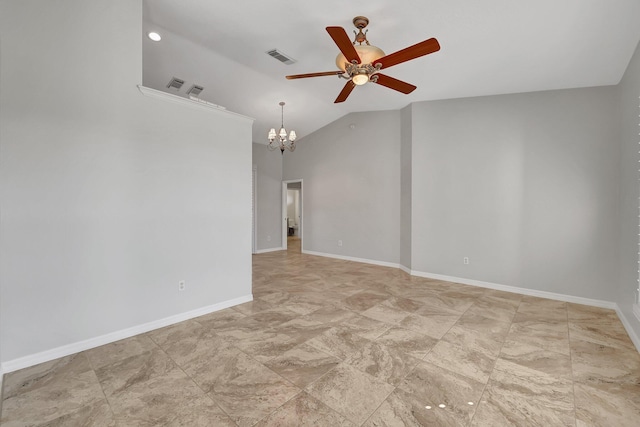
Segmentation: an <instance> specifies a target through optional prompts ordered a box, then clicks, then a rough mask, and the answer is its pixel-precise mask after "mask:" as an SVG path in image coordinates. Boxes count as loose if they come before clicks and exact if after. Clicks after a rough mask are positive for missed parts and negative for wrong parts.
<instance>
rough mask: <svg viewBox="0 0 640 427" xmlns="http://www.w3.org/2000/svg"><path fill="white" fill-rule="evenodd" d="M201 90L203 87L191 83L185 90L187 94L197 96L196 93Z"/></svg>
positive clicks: (198, 93)
mask: <svg viewBox="0 0 640 427" xmlns="http://www.w3.org/2000/svg"><path fill="white" fill-rule="evenodd" d="M203 90H204V88H203V87H202V86H198V85H193V86H191V88H190V89H189V90H188V91H187V95H189V96H198V95H200V92H202V91H203Z"/></svg>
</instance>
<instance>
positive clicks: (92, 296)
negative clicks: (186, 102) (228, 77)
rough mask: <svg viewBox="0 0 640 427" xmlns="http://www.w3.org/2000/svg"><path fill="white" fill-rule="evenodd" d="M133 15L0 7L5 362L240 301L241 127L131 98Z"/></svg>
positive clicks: (245, 211)
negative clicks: (181, 288) (180, 288)
mask: <svg viewBox="0 0 640 427" xmlns="http://www.w3.org/2000/svg"><path fill="white" fill-rule="evenodd" d="M141 7H142V6H141V2H139V1H130V0H117V1H116V0H108V1H107V0H103V1H90V2H87V1H84V0H75V1H74V0H65V1H56V2H43V1H11V2H6V1H5V2H1V3H0V43H1V46H0V54H1V55H2V56H1V58H0V67H1V68H0V111H1V115H0V141H1V152H2V156H1V162H2V163H1V165H0V166H1V167H0V203H1V205H2V219H1V222H0V233H1V235H2V240H1V242H0V260H1V261H0V293H1V295H2V300H1V307H0V313H1V314H0V319H1V329H0V343H1V345H2V361H3V362H6V361H12V360H14V359H17V358H21V357H25V356H30V355H34V354H36V353H38V352H43V351H46V350H51V349H55V348H56V347H59V346H65V345H72V344H74V343H77V342H80V341H82V340H87V339H92V338H95V337H98V336H101V335H104V334H108V333H114V332H116V331H121V330H123V329H126V328H131V327H135V326H138V325H141V324H144V323H148V322H153V321H156V320H158V319H163V318H167V317H169V316H174V315H178V314H181V313H185V312H188V311H191V310H196V309H200V308H203V307H206V306H209V305H213V304H218V303H223V302H226V301H230V300H233V299H236V298H241V297H247V296H249V297H250V295H251V254H250V252H251V249H250V248H251V232H250V230H251V206H250V202H251V201H250V198H249V197H248V195H249V194H250V192H251V121H250V120H249V119H246V118H240V117H237V116H233V115H231V114H229V113H213V112H211V111H205V110H202V109H201V108H190V107H185V106H183V105H178V104H173V103H170V102H166V101H162V100H157V99H153V98H150V97H146V96H144V95H142V94H141V93H140V92H139V90H138V89H137V87H136V85H137V84H140V83H141V76H142V69H141V67H142V57H141V55H142V53H141V52H142V48H141V47H142V46H141V42H142V40H141V38H142V27H141V25H142V9H141ZM229 141H233V144H229ZM179 280H185V281H186V286H187V288H186V290H185V291H183V292H178V281H179Z"/></svg>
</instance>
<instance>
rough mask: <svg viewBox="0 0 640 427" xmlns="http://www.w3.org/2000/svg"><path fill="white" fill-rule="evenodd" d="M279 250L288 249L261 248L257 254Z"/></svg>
mask: <svg viewBox="0 0 640 427" xmlns="http://www.w3.org/2000/svg"><path fill="white" fill-rule="evenodd" d="M278 251H286V248H282V247H280V248H268V249H260V250H257V251H256V254H266V253H268V252H278Z"/></svg>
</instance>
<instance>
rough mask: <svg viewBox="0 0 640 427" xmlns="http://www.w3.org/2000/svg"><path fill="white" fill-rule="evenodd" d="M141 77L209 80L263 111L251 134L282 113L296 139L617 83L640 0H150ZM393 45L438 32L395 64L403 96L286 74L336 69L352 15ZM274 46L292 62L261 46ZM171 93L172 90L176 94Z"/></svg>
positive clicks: (260, 133) (230, 102)
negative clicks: (374, 119)
mask: <svg viewBox="0 0 640 427" xmlns="http://www.w3.org/2000/svg"><path fill="white" fill-rule="evenodd" d="M143 7H144V23H143V28H144V32H145V34H146V33H147V32H148V31H158V32H159V33H160V34H161V35H162V37H163V39H162V41H160V42H152V41H150V40H149V39H148V38H146V37H144V41H143V58H144V65H143V74H144V76H143V82H144V84H145V85H146V86H149V87H152V88H155V89H159V90H165V91H168V92H170V90H169V89H166V85H167V83H168V82H169V80H170V79H171V78H172V77H174V76H175V77H178V78H181V79H183V80H185V81H186V83H185V85H184V86H183V88H182V89H181V90H180V92H178V94H179V95H183V96H185V92H186V90H187V89H188V88H189V87H191V85H192V84H198V85H201V86H204V88H205V90H204V91H203V92H202V93H201V94H200V98H201V99H204V100H206V101H209V102H212V103H215V104H219V105H222V106H224V107H226V108H227V109H229V110H231V111H235V112H237V113H241V114H244V115H247V116H250V117H253V118H255V119H256V122H255V123H254V127H253V137H254V142H265V140H266V134H267V132H268V130H269V128H271V127H278V126H279V125H280V106H279V105H278V103H279V102H280V101H285V102H286V106H285V111H284V121H285V127H287V129H290V128H291V129H295V130H296V132H297V133H298V136H299V138H300V137H304V136H305V135H308V134H309V133H311V132H313V131H315V130H316V129H319V128H320V127H322V126H324V125H326V124H328V123H330V122H332V121H334V120H336V119H338V118H339V117H341V116H344V115H346V114H348V113H350V112H356V111H371V110H394V109H399V108H402V107H404V106H406V105H408V104H410V103H412V102H416V101H424V100H435V99H447V98H460V97H470V96H480V95H495V94H505V93H517V92H531V91H540V90H549V89H562V88H575V87H587V86H601V85H614V84H617V83H618V82H619V81H620V78H621V77H622V75H623V73H624V71H625V69H626V67H627V64H628V63H629V60H630V58H631V56H632V54H633V52H634V50H635V48H636V45H637V43H638V41H639V40H640V1H639V0H537V1H524V0H520V1H517V0H482V1H469V0H395V1H391V0H367V1H366V2H364V3H362V4H360V5H359V3H358V2H353V1H344V0H341V1H338V0H322V1H316V2H308V1H299V0H298V1H297V0H262V1H258V0H254V1H250V2H249V1H237V0H236V1H220V0H180V1H177V0H143ZM358 15H364V16H366V17H368V18H369V20H370V23H369V26H368V29H369V33H368V34H367V37H368V39H369V41H370V42H371V44H373V45H375V46H378V47H379V48H381V49H382V50H384V51H385V52H386V53H387V54H389V53H393V52H395V51H397V50H400V49H402V48H405V47H407V46H410V45H413V44H415V43H418V42H420V41H423V40H426V39H428V38H431V37H435V38H436V39H438V41H439V42H440V45H441V47H442V48H441V50H440V51H439V52H436V53H433V54H431V55H427V56H424V57H421V58H418V59H415V60H413V61H410V62H406V63H403V64H399V65H396V66H394V67H392V68H388V69H386V71H385V74H388V75H390V76H392V77H395V78H398V79H400V80H404V81H407V82H409V83H412V84H414V85H416V86H418V89H416V90H415V91H414V92H413V93H411V94H410V95H403V94H401V93H399V92H396V91H393V90H391V89H388V88H386V87H383V86H380V85H376V84H366V85H364V86H360V87H356V88H355V90H354V91H353V92H352V93H351V96H350V97H349V98H348V99H347V101H346V102H344V103H342V104H334V103H333V101H334V100H335V98H336V96H337V95H338V93H339V92H340V90H341V89H342V87H343V86H344V84H345V80H342V79H339V78H337V77H334V76H330V77H317V78H309V79H299V80H286V79H285V77H284V76H285V75H288V74H300V73H309V72H317V71H332V70H336V69H337V68H336V66H335V63H334V61H335V57H336V55H337V54H338V48H337V47H336V46H335V44H334V42H333V40H332V39H331V38H330V37H329V35H328V34H327V32H326V30H325V27H327V26H341V27H344V28H345V30H346V31H347V33H348V34H349V35H350V36H351V35H352V34H353V32H352V30H353V29H354V28H353V24H352V22H351V21H352V19H353V17H355V16H358ZM274 48H277V49H278V50H280V51H282V52H284V53H285V54H287V55H289V56H291V57H293V58H294V59H296V60H297V62H296V63H295V64H293V65H285V64H282V63H280V62H279V61H277V60H275V59H273V58H271V57H270V56H268V55H267V54H266V53H265V52H267V51H268V50H271V49H274ZM174 93H175V91H174Z"/></svg>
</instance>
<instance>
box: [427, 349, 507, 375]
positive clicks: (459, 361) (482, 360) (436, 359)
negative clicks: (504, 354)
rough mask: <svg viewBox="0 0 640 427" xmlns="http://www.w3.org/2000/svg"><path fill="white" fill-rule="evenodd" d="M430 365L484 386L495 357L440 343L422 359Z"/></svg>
mask: <svg viewBox="0 0 640 427" xmlns="http://www.w3.org/2000/svg"><path fill="white" fill-rule="evenodd" d="M423 360H424V361H425V362H429V363H431V364H432V365H435V366H438V367H440V368H442V369H448V370H450V371H453V372H457V373H459V374H461V375H464V376H467V377H469V378H472V379H474V380H476V381H477V382H479V383H482V384H486V383H487V381H488V380H489V376H490V375H491V371H492V369H493V364H494V362H495V360H496V358H495V357H490V356H487V355H486V354H484V353H483V352H480V351H477V350H475V349H472V348H469V347H459V346H457V345H454V344H451V343H450V342H447V341H444V340H442V341H440V342H439V343H438V344H436V345H435V347H433V349H432V350H431V351H430V352H429V354H427V355H426V356H425V357H424V359H423Z"/></svg>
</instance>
